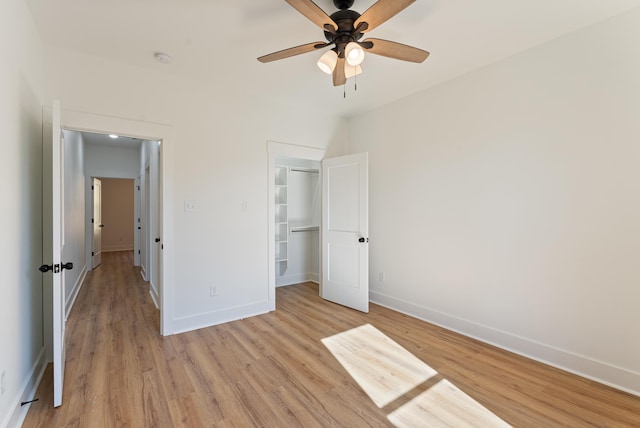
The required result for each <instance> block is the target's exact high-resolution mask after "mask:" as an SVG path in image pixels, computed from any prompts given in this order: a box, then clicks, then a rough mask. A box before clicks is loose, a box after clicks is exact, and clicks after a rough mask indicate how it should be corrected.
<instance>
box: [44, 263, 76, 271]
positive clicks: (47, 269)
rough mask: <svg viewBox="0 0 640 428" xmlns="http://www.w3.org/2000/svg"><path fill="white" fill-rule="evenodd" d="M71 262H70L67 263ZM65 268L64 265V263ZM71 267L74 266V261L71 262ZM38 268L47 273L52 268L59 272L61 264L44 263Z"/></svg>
mask: <svg viewBox="0 0 640 428" xmlns="http://www.w3.org/2000/svg"><path fill="white" fill-rule="evenodd" d="M67 264H69V263H67ZM62 266H63V268H62V269H64V265H62ZM71 267H73V263H71ZM38 270H39V271H40V272H42V273H46V272H49V271H50V270H51V271H53V273H59V272H60V265H58V264H55V265H42V266H40V267H39V268H38Z"/></svg>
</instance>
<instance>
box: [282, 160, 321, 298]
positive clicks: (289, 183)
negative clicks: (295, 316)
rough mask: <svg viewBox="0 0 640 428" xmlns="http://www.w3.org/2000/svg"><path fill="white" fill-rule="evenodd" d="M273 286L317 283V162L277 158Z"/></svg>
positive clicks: (318, 198)
mask: <svg viewBox="0 0 640 428" xmlns="http://www.w3.org/2000/svg"><path fill="white" fill-rule="evenodd" d="M275 162H276V165H275V177H274V181H275V189H274V190H275V195H274V203H275V218H274V226H275V285H276V287H280V286H284V285H292V284H299V283H302V282H307V281H313V282H315V283H318V284H319V283H320V215H321V212H320V201H321V193H322V192H321V187H320V185H321V181H320V162H319V161H313V160H308V159H297V158H288V157H283V156H280V157H277V158H276V160H275Z"/></svg>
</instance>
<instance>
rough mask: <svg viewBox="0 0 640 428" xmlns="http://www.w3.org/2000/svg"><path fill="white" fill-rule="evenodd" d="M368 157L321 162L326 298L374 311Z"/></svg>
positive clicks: (323, 261)
mask: <svg viewBox="0 0 640 428" xmlns="http://www.w3.org/2000/svg"><path fill="white" fill-rule="evenodd" d="M368 168H369V167H368V155H367V153H358V154H355V155H348V156H342V157H338V158H331V159H325V160H323V161H322V287H321V297H322V298H323V299H326V300H330V301H332V302H335V303H339V304H341V305H344V306H348V307H350V308H353V309H357V310H359V311H362V312H369V237H368V236H369V211H368V206H369V195H368V177H369V169H368Z"/></svg>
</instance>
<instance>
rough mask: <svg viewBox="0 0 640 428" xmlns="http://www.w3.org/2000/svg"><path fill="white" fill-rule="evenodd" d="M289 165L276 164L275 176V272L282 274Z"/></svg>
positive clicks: (284, 255) (285, 261)
mask: <svg viewBox="0 0 640 428" xmlns="http://www.w3.org/2000/svg"><path fill="white" fill-rule="evenodd" d="M288 181H289V167H287V166H284V165H276V176H275V207H276V210H275V216H276V218H275V223H276V236H275V238H276V239H275V241H276V272H277V273H278V275H283V274H284V272H285V271H286V270H287V260H288V259H287V255H288V242H289V240H288V237H289V218H288V216H287V210H288V204H287V188H288Z"/></svg>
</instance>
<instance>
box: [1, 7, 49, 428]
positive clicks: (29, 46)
mask: <svg viewBox="0 0 640 428" xmlns="http://www.w3.org/2000/svg"><path fill="white" fill-rule="evenodd" d="M0 52H2V66H0V94H2V96H0V129H2V139H0V150H1V153H2V155H1V156H0V195H1V198H2V204H3V207H4V209H3V211H2V222H0V237H2V238H1V239H0V259H1V260H3V261H4V262H5V265H6V266H8V267H9V268H8V269H5V270H4V274H3V278H2V281H0V295H1V296H2V297H1V298H0V347H1V348H2V351H1V352H0V375H1V376H4V384H5V388H6V390H5V392H4V394H1V395H0V427H5V426H14V425H16V424H18V423H19V421H20V419H21V418H22V417H23V416H24V412H25V411H26V410H27V409H28V406H25V407H23V408H21V407H20V401H21V400H25V399H29V398H31V397H32V396H33V391H32V388H33V387H34V386H35V381H36V380H37V379H38V377H39V376H40V374H41V372H40V369H41V368H43V365H42V363H43V362H44V360H43V358H44V353H43V340H42V274H41V273H40V272H39V271H38V267H39V266H40V265H41V264H42V232H41V231H42V109H41V104H42V99H43V89H44V78H43V69H44V63H43V54H44V52H43V47H42V44H41V41H40V39H39V36H38V32H37V30H36V28H35V25H34V23H33V21H32V18H31V16H30V14H29V12H28V10H27V8H26V6H25V5H24V3H23V2H22V1H21V0H7V1H3V3H2V13H0Z"/></svg>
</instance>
